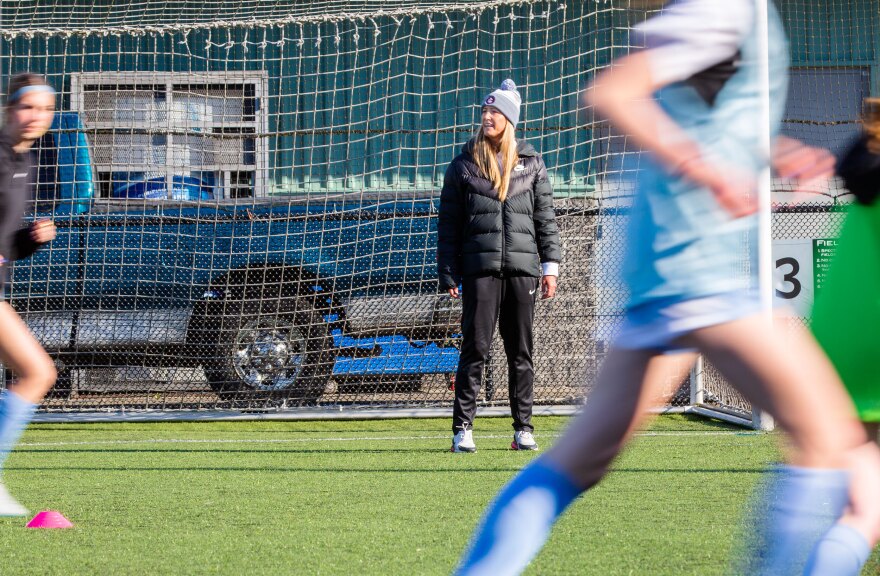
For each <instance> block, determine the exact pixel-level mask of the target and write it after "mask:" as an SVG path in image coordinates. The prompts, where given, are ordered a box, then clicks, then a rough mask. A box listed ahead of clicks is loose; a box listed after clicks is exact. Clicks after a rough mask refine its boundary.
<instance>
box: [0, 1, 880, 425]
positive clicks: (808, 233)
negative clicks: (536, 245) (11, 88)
mask: <svg viewBox="0 0 880 576" xmlns="http://www.w3.org/2000/svg"><path fill="white" fill-rule="evenodd" d="M62 4H63V6H62ZM659 4H662V2H651V1H647V0H640V1H637V0H621V1H616V0H615V1H614V2H609V1H603V0H586V1H581V0H560V1H556V0H486V1H476V2H470V1H467V2H465V1H456V0H448V1H442V0H440V1H438V0H408V1H403V0H384V1H382V2H378V1H374V0H322V1H316V2H290V1H280V0H272V1H266V0H237V1H235V2H230V1H225V0H208V1H202V2H193V1H184V0H175V1H158V0H131V1H128V2H111V1H109V0H108V1H103V0H102V1H97V2H96V1H94V0H89V1H86V0H72V1H69V2H63V3H61V2H14V3H13V2H4V3H3V18H2V21H0V84H2V86H3V87H5V85H6V82H7V81H8V79H9V77H10V76H11V75H13V74H15V73H17V72H21V71H31V72H37V73H42V74H44V75H46V77H47V78H48V80H49V82H50V83H51V84H52V85H53V86H54V87H55V88H56V89H57V90H58V92H59V98H58V102H57V104H58V105H57V108H58V113H57V114H56V118H55V122H54V124H53V128H52V130H51V132H50V134H48V135H47V136H46V137H45V138H44V139H43V140H42V141H41V142H40V143H39V146H38V155H39V165H40V169H39V175H38V178H37V180H38V181H37V182H36V183H35V196H36V200H35V203H34V206H33V212H34V213H35V214H37V215H39V216H40V217H52V218H54V219H55V221H56V224H57V226H58V229H59V234H58V239H56V240H55V241H54V242H53V243H52V244H51V245H50V246H49V247H48V248H46V249H45V250H43V251H41V252H39V253H38V254H37V255H36V256H35V257H34V258H32V259H30V260H27V261H23V262H20V263H17V264H16V265H15V267H14V270H13V277H12V284H11V288H10V290H9V294H8V296H9V298H10V301H11V302H12V303H13V305H14V306H15V307H16V309H18V310H19V311H20V312H21V314H22V316H23V317H24V318H25V320H26V322H27V323H28V325H29V326H30V327H31V329H32V330H33V331H34V333H35V334H36V335H37V337H38V338H39V339H40V341H41V342H42V343H43V344H44V346H46V348H47V350H49V352H50V353H51V355H52V356H53V358H55V360H56V363H57V365H58V368H59V375H60V377H59V381H58V385H57V386H56V389H55V391H54V392H53V393H52V395H51V396H50V397H49V398H47V400H46V402H45V404H44V406H43V408H44V410H45V411H47V412H51V413H64V414H67V413H87V412H94V411H104V412H108V413H110V412H112V413H115V412H116V411H122V410H124V411H125V412H126V413H131V412H132V411H135V412H137V411H140V412H141V413H142V415H149V414H151V413H154V412H156V411H178V412H180V413H184V412H187V413H191V412H192V411H194V410H197V411H200V413H201V412H203V413H204V415H205V416H210V415H211V414H220V413H221V412H222V411H224V410H241V409H247V410H250V411H267V410H268V411H276V410H282V411H284V410H285V409H295V408H297V409H300V410H303V408H302V407H310V406H316V407H318V408H323V409H332V410H328V412H329V411H333V412H334V413H338V414H349V415H350V414H358V415H361V416H367V415H369V414H378V413H379V411H378V410H379V409H382V410H385V409H393V410H397V411H398V413H401V414H402V413H415V412H412V411H410V412H406V411H407V410H409V409H419V410H423V413H428V410H430V409H435V410H439V411H443V410H446V409H448V407H449V406H450V405H451V401H452V397H453V396H452V394H453V393H452V392H451V387H452V386H454V382H453V381H452V380H453V379H452V377H451V375H452V374H453V373H454V371H455V367H456V364H457V359H458V348H457V346H458V342H459V337H458V319H459V315H460V309H459V308H458V306H459V305H458V303H457V302H455V301H451V300H449V299H448V298H443V297H440V296H438V295H437V289H436V269H435V265H434V259H435V256H434V254H435V247H436V214H437V204H438V199H439V191H440V187H441V186H442V183H443V176H444V171H445V168H446V166H447V165H448V163H449V162H450V161H451V160H452V159H453V157H454V156H455V155H456V154H457V153H458V150H459V148H460V147H461V146H462V145H463V144H464V143H465V142H466V141H467V140H468V139H469V137H470V136H471V134H473V132H474V130H475V128H476V124H477V120H478V114H479V109H478V104H479V102H480V101H481V97H482V96H483V95H485V94H486V93H488V92H489V91H490V90H492V89H493V88H494V87H497V86H498V85H499V84H500V82H501V81H502V80H504V79H505V78H512V79H514V81H515V82H516V83H517V85H518V86H519V87H520V90H521V93H522V96H523V107H522V114H521V117H522V120H521V123H520V127H519V128H520V129H519V132H518V136H519V137H522V138H525V139H527V140H529V141H530V142H531V143H533V144H534V145H535V147H536V148H537V149H538V150H539V151H540V152H541V154H542V155H543V158H544V161H545V163H546V164H547V166H548V169H549V172H550V178H551V180H552V184H553V188H554V194H555V209H556V214H557V218H558V222H559V225H560V229H561V233H562V240H563V246H564V262H563V263H562V268H561V279H560V288H559V293H558V296H557V298H555V299H553V300H551V301H548V302H541V303H540V304H539V306H538V309H537V315H536V334H535V337H536V355H535V364H536V393H535V400H536V403H537V404H538V405H541V406H547V407H574V406H577V405H580V404H581V403H582V402H583V401H584V400H585V399H586V400H587V401H588V400H589V391H590V382H592V380H593V378H594V376H595V374H596V371H597V369H598V366H599V364H600V363H601V361H602V358H603V357H604V355H605V353H606V351H607V348H608V345H609V342H610V341H611V340H612V338H613V336H614V333H615V330H616V326H617V323H618V322H619V320H620V316H621V312H622V306H623V302H624V301H625V296H626V295H625V294H624V292H623V290H622V287H621V285H620V283H619V281H618V280H617V279H616V275H615V270H616V269H617V267H618V266H619V264H620V262H621V260H622V258H623V252H622V249H623V245H624V240H625V233H624V226H623V222H624V221H625V219H626V214H627V211H628V209H629V203H630V200H631V196H632V189H631V185H630V184H629V182H630V181H631V179H632V175H633V174H634V172H635V171H636V170H638V163H637V157H636V155H635V154H634V153H633V152H632V151H631V150H629V149H628V148H627V145H626V141H625V138H623V137H621V136H619V135H616V134H614V133H613V132H611V130H610V129H609V127H608V126H607V125H606V124H605V123H604V122H602V121H601V120H600V119H598V118H596V117H595V116H594V114H593V113H592V111H591V110H590V109H588V108H585V107H584V105H583V104H582V103H581V101H580V99H579V92H580V90H581V89H582V88H583V86H584V85H585V84H586V82H588V81H589V80H590V79H591V78H592V77H593V75H594V74H595V73H596V72H597V71H598V70H600V69H602V68H603V67H604V66H606V65H607V63H608V62H609V61H610V60H611V58H612V57H613V56H617V55H620V54H623V53H626V52H627V51H629V50H631V49H633V48H634V46H633V45H632V43H631V40H630V35H629V30H630V28H631V26H632V25H633V24H635V23H636V22H639V21H641V20H642V19H644V18H645V17H646V15H647V14H648V13H649V12H650V11H651V10H656V9H659ZM780 8H781V11H782V14H783V17H784V18H785V20H786V25H787V28H788V30H789V32H790V34H791V51H792V57H793V62H794V71H793V90H792V97H791V98H790V100H789V104H788V112H787V116H786V118H787V120H786V124H785V129H786V132H787V133H790V134H792V135H795V136H798V137H802V138H805V139H807V140H808V141H810V142H811V143H814V144H815V143H819V144H822V145H825V146H828V147H831V148H832V149H833V150H834V151H840V150H841V149H842V147H843V146H844V145H845V142H846V140H847V139H848V138H849V137H851V136H852V135H853V134H854V133H855V131H856V130H857V129H858V124H857V122H858V115H859V109H858V107H859V103H860V101H861V98H862V97H863V96H865V95H868V94H870V93H872V92H873V93H877V88H878V74H877V58H878V54H877V53H876V46H877V45H876V42H875V40H874V38H875V37H876V34H877V31H878V29H877V18H878V10H877V4H876V1H875V0H832V1H830V2H823V3H815V2H809V1H807V0H797V1H794V0H787V1H784V2H781V3H780ZM0 89H2V88H0ZM773 185H774V190H775V191H776V192H775V194H777V196H778V195H780V194H782V193H783V192H784V191H785V189H786V188H785V183H780V182H775V183H774V184H773ZM818 192H819V193H818V194H817V196H816V199H815V201H813V202H811V203H810V204H808V205H802V206H801V207H799V208H797V209H790V208H786V207H782V208H780V210H779V211H777V213H776V214H775V215H774V237H776V238H777V239H778V240H779V241H780V243H779V244H778V245H777V243H775V242H774V247H773V249H774V255H777V254H778V258H777V259H776V260H775V262H776V267H777V270H778V275H779V278H778V279H779V282H781V284H779V286H778V287H777V290H776V294H777V298H778V299H782V300H786V301H788V302H793V303H794V304H795V305H796V307H797V309H798V310H799V311H800V313H802V314H805V313H806V311H808V309H809V302H808V300H809V295H810V294H811V293H812V292H811V291H812V290H813V289H814V284H815V282H814V279H815V278H818V277H819V276H820V275H821V265H822V263H821V262H820V261H819V259H817V258H819V257H815V258H814V257H813V252H809V250H812V249H813V246H814V244H812V243H814V242H817V241H820V240H824V239H830V238H833V237H834V235H835V234H836V230H837V226H838V225H839V212H838V206H839V204H840V201H839V196H840V194H841V191H839V190H834V189H830V190H822V191H818ZM783 196H784V195H783ZM783 196H778V198H779V199H780V201H781V202H784V201H785V198H784V197H783ZM749 248H750V247H749V246H746V245H744V254H746V253H747V250H748V249H749ZM816 249H817V250H820V249H819V248H816ZM820 252H821V250H820ZM817 253H818V252H817ZM786 258H792V259H795V260H796V262H797V264H798V268H797V270H794V269H793V268H792V267H791V266H792V265H791V264H790V262H791V261H790V260H784V259H786ZM808 260H809V261H808ZM744 262H747V258H745V257H744ZM780 262H782V264H780ZM786 263H788V264H786ZM747 272H748V271H747V270H744V273H747ZM795 282H796V283H797V284H795ZM795 286H799V287H800V290H799V291H798V292H797V294H795V295H794V296H792V293H793V291H794V288H795ZM780 294H782V295H781V296H780ZM8 377H12V375H8ZM670 393H671V398H672V400H671V405H670V406H668V407H667V409H676V410H688V411H695V412H699V413H703V414H706V415H711V416H714V417H721V418H727V419H730V420H732V421H735V422H739V423H743V424H746V425H750V423H751V422H752V421H753V416H752V409H751V406H750V405H749V403H748V402H747V401H746V400H745V399H743V398H741V397H740V396H739V395H737V394H736V393H735V392H734V391H733V390H732V389H731V388H730V387H729V386H727V385H726V384H725V383H724V381H723V379H721V378H720V377H719V376H718V375H717V374H715V372H714V371H713V370H712V368H711V366H708V365H703V364H702V363H701V364H699V365H698V366H697V367H695V369H694V370H693V372H692V375H691V377H690V378H687V379H685V380H682V381H677V380H675V379H673V380H671V381H670ZM480 401H481V402H482V405H483V406H484V407H487V408H490V409H491V408H492V407H499V409H500V407H502V406H504V405H506V403H507V386H506V362H505V359H504V353H503V349H502V347H501V344H500V341H499V342H496V343H495V345H494V346H493V350H492V355H491V359H490V361H489V363H488V365H487V368H486V378H485V385H484V387H483V392H482V395H481V398H480Z"/></svg>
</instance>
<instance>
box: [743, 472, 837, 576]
mask: <svg viewBox="0 0 880 576" xmlns="http://www.w3.org/2000/svg"><path fill="white" fill-rule="evenodd" d="M763 499H764V505H763V506H761V507H760V509H759V510H758V517H757V524H756V526H754V528H755V529H756V532H755V534H756V536H757V540H758V541H757V543H756V545H755V546H754V547H752V558H750V563H751V569H749V570H748V571H747V572H746V573H749V574H756V575H762V576H763V575H766V576H770V575H772V576H780V575H785V574H802V573H803V570H804V567H805V565H806V563H807V559H808V558H809V556H810V552H811V551H812V549H813V548H814V547H815V546H816V544H817V543H818V542H819V540H820V539H821V538H822V536H823V535H824V534H825V533H826V532H827V531H828V530H829V528H831V526H833V525H834V523H835V522H837V520H838V519H839V518H840V516H841V514H843V510H844V508H845V507H846V505H847V503H848V501H849V474H847V472H845V471H844V470H835V469H817V468H799V467H795V466H780V467H779V468H778V469H776V470H775V471H774V472H773V473H772V477H771V479H770V482H769V484H768V486H767V488H766V492H765V493H764V496H763Z"/></svg>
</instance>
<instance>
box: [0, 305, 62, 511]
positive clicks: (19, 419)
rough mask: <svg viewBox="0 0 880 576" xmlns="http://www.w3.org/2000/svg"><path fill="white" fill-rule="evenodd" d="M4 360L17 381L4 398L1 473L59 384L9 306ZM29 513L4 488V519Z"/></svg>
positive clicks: (2, 332) (1, 326)
mask: <svg viewBox="0 0 880 576" xmlns="http://www.w3.org/2000/svg"><path fill="white" fill-rule="evenodd" d="M0 358H2V359H3V362H4V364H5V365H6V366H7V367H8V368H11V369H12V370H13V371H14V372H15V374H16V376H17V380H16V382H15V384H14V385H12V386H10V387H9V389H7V390H4V391H3V393H2V394H0V473H2V469H3V464H4V462H5V460H6V457H7V456H8V455H9V453H10V452H11V451H12V449H13V448H14V447H15V444H16V443H17V442H18V439H19V438H20V437H21V434H22V432H23V431H24V429H25V427H26V426H27V424H28V422H30V420H31V418H32V417H33V413H34V409H35V408H36V405H37V404H38V403H39V402H40V400H41V399H42V398H43V396H45V395H46V393H47V392H48V391H49V390H50V389H51V388H52V385H53V384H54V383H55V377H56V373H55V365H54V364H53V363H52V359H51V358H49V355H48V354H46V351H45V350H43V348H42V346H40V343H39V342H37V341H36V339H35V338H34V337H33V335H32V334H31V333H30V331H29V330H28V328H27V326H26V325H25V323H24V322H22V320H21V318H19V316H18V314H17V313H16V312H15V310H13V309H12V307H11V306H10V305H9V304H7V303H6V302H2V303H0ZM25 514H27V510H26V509H24V508H23V507H22V506H21V505H19V504H18V503H17V502H15V500H14V499H12V497H11V496H9V494H8V493H7V492H6V490H5V488H3V486H2V484H0V516H21V515H25Z"/></svg>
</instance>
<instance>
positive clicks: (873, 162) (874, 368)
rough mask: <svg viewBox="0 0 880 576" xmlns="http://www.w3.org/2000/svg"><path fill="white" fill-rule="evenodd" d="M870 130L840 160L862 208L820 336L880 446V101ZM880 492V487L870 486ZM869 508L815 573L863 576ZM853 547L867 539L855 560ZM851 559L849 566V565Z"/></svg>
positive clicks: (820, 320) (832, 273)
mask: <svg viewBox="0 0 880 576" xmlns="http://www.w3.org/2000/svg"><path fill="white" fill-rule="evenodd" d="M864 123H865V131H864V134H863V135H862V136H861V137H860V138H859V139H858V140H857V141H856V142H855V144H854V145H853V146H852V147H851V148H850V150H849V151H848V152H847V154H846V155H845V156H844V158H843V160H842V161H841V163H840V167H839V169H838V173H839V174H840V176H841V177H842V178H843V180H844V183H845V185H846V188H847V189H848V190H849V191H850V192H852V193H853V194H854V195H855V197H856V200H857V203H856V204H855V205H853V206H851V207H850V209H849V214H848V215H847V220H846V224H845V225H844V228H843V232H842V233H841V235H840V239H839V242H838V247H837V255H836V256H835V258H834V262H833V264H832V266H831V269H830V270H829V274H828V278H827V282H826V283H825V285H824V286H823V288H822V291H821V292H819V293H818V294H817V295H816V304H815V306H814V308H813V315H812V317H813V323H812V329H813V333H814V334H815V335H816V339H817V340H818V341H819V343H820V344H821V345H822V347H823V348H824V349H825V351H826V352H827V353H828V357H829V358H830V359H831V362H832V363H833V364H834V366H835V368H837V371H838V373H839V374H840V376H841V378H842V379H843V383H844V385H845V386H846V388H847V390H848V391H849V393H850V395H851V396H852V397H853V400H854V401H855V404H856V409H857V411H858V414H859V419H860V420H861V421H862V422H863V423H864V424H865V429H866V431H867V433H868V436H869V437H870V438H873V439H874V441H875V442H876V441H877V439H878V438H877V433H878V428H880V363H878V362H877V351H878V343H880V300H878V299H877V297H876V295H877V294H878V293H880V205H878V204H877V198H878V196H880V99H878V98H871V99H868V100H866V101H865V117H864ZM868 489H870V490H873V491H874V492H875V493H877V492H880V483H878V484H877V485H875V486H872V487H868ZM867 512H868V511H866V510H864V509H859V508H850V509H848V510H847V511H846V514H844V516H843V518H841V520H840V522H839V523H838V524H837V525H835V526H834V527H833V528H832V529H831V530H830V531H829V532H828V533H827V534H826V535H825V537H824V538H823V539H822V542H821V543H820V544H819V546H817V547H816V550H815V552H814V554H813V556H812V558H811V559H810V565H811V567H812V568H813V573H814V574H832V573H833V574H835V575H839V576H850V575H856V574H858V573H859V572H860V570H861V568H862V566H863V565H864V564H865V562H866V561H867V559H868V556H869V554H870V549H871V547H872V546H873V545H875V544H876V543H877V541H878V540H880V524H878V522H877V519H876V518H873V517H871V515H870V514H869V513H867ZM850 542H861V543H862V545H861V546H860V547H859V548H858V549H859V550H860V551H861V554H860V555H858V556H855V555H852V554H851V553H850V552H849V549H850V548H851V547H852V546H851V545H850V544H849V543H850ZM847 560H849V561H848V562H846V561H847Z"/></svg>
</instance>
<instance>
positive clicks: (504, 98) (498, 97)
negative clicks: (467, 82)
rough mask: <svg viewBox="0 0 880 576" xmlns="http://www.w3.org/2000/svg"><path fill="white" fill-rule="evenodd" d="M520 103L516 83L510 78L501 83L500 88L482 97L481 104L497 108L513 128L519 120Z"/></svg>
mask: <svg viewBox="0 0 880 576" xmlns="http://www.w3.org/2000/svg"><path fill="white" fill-rule="evenodd" d="M520 104H522V97H521V96H520V95H519V92H517V91H516V84H514V83H513V80H511V79H510V78H508V79H507V80H505V81H504V82H502V83H501V88H499V89H497V90H495V91H494V92H492V93H491V94H489V95H488V96H486V97H485V98H483V106H494V107H495V108H498V110H500V111H501V113H502V114H504V117H505V118H507V121H508V122H510V123H511V124H513V127H514V128H516V125H517V123H518V122H519V107H520Z"/></svg>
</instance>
